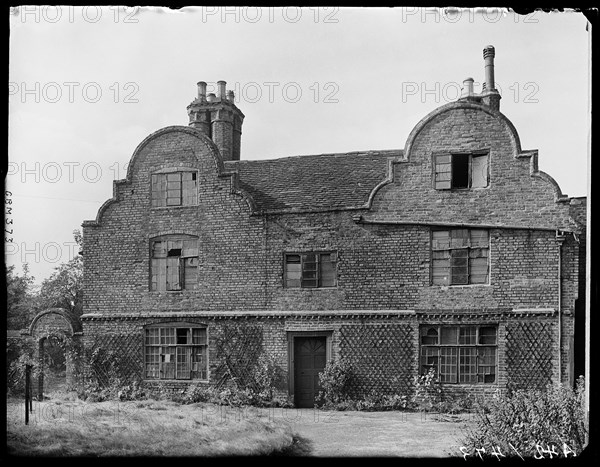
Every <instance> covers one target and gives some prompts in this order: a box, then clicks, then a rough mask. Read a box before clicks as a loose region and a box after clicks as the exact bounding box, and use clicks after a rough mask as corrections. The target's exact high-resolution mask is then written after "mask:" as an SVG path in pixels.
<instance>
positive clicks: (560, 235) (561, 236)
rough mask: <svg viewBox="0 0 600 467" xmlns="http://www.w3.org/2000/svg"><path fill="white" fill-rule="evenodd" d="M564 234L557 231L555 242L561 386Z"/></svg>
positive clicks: (560, 382) (560, 379)
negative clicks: (556, 249)
mask: <svg viewBox="0 0 600 467" xmlns="http://www.w3.org/2000/svg"><path fill="white" fill-rule="evenodd" d="M565 238H566V236H565V233H564V232H562V231H560V230H557V231H556V241H557V242H558V383H559V384H562V245H563V243H564V241H565Z"/></svg>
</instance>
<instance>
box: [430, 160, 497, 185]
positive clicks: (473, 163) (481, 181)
mask: <svg viewBox="0 0 600 467" xmlns="http://www.w3.org/2000/svg"><path fill="white" fill-rule="evenodd" d="M488 160H489V156H488V154H436V155H434V178H433V181H434V186H435V189H436V190H451V189H469V188H485V187H487V186H488V184H489V170H488V165H489V164H488Z"/></svg>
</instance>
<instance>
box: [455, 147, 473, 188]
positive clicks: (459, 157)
mask: <svg viewBox="0 0 600 467" xmlns="http://www.w3.org/2000/svg"><path fill="white" fill-rule="evenodd" d="M469 157H470V156H469V155H468V154H454V155H453V156H452V188H469Z"/></svg>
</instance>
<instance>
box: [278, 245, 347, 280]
mask: <svg viewBox="0 0 600 467" xmlns="http://www.w3.org/2000/svg"><path fill="white" fill-rule="evenodd" d="M336 261H337V254H336V252H322V253H304V254H286V255H285V286H286V287H287V288H295V287H301V288H319V287H335V285H336V275H337V274H336V271H337V269H336Z"/></svg>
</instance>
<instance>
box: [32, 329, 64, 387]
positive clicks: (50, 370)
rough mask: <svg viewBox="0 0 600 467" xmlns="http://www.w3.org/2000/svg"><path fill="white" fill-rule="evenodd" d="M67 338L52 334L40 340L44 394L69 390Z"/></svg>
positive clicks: (40, 384)
mask: <svg viewBox="0 0 600 467" xmlns="http://www.w3.org/2000/svg"><path fill="white" fill-rule="evenodd" d="M67 345H68V342H67V337H66V336H65V335H64V334H50V335H47V336H44V337H42V338H41V339H40V340H39V350H38V351H39V362H40V365H41V367H40V369H41V371H40V379H41V381H40V383H39V388H40V391H41V392H42V394H48V393H53V392H57V391H65V390H66V389H67V387H68V386H67V365H66V353H67Z"/></svg>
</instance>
